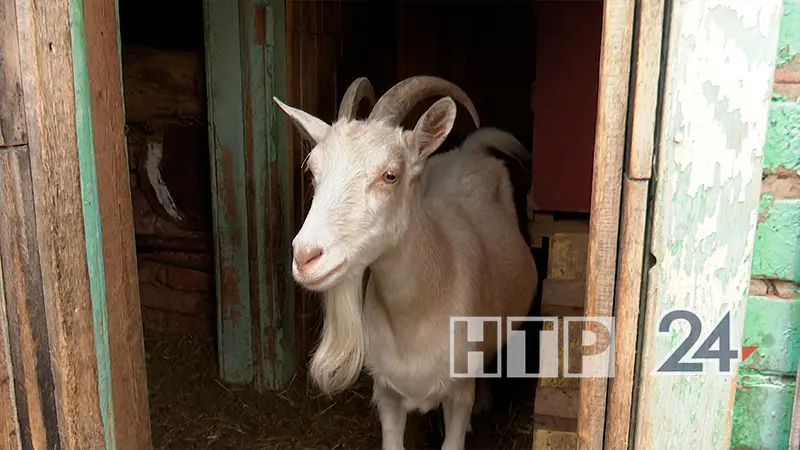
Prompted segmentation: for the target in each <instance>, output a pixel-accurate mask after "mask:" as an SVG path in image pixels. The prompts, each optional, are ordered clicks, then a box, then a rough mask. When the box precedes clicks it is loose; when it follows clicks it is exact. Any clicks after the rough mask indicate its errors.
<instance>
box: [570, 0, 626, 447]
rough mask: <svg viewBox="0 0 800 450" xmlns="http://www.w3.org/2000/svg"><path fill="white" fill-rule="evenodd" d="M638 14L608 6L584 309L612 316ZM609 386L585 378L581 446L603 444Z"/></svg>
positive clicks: (582, 381) (589, 327) (588, 326)
mask: <svg viewBox="0 0 800 450" xmlns="http://www.w3.org/2000/svg"><path fill="white" fill-rule="evenodd" d="M633 16H634V0H622V1H606V2H605V4H604V6H603V38H602V41H601V42H602V45H601V50H600V80H599V85H598V99H597V127H596V131H595V146H594V169H593V178H592V207H591V216H590V220H589V251H588V260H587V266H586V294H585V295H586V300H585V308H584V315H585V316H588V317H598V316H599V317H610V316H612V315H613V313H614V309H613V308H614V295H615V289H616V278H617V277H616V271H617V247H618V234H619V225H620V204H621V201H622V200H621V197H622V180H623V176H622V175H623V163H624V156H625V153H624V151H625V139H626V124H627V114H628V88H629V86H628V85H629V78H630V70H631V67H630V65H631V47H632V45H631V44H632V35H633ZM586 330H587V331H594V327H593V326H592V322H587V323H586ZM596 336H597V345H598V346H605V345H608V344H609V342H608V339H607V338H606V339H604V338H603V336H604V334H602V333H598V334H596ZM606 336H607V335H606ZM607 388H608V379H607V378H605V377H597V378H581V379H580V391H579V412H578V449H579V450H602V448H603V439H604V431H605V423H606V420H605V419H606V414H605V412H606V398H607Z"/></svg>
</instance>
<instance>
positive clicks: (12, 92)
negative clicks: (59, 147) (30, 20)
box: [0, 0, 28, 147]
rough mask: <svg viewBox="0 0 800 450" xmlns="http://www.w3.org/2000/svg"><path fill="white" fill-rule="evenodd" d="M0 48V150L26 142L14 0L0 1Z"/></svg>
mask: <svg viewBox="0 0 800 450" xmlns="http://www.w3.org/2000/svg"><path fill="white" fill-rule="evenodd" d="M0 48H2V49H3V57H2V58H0V92H2V93H3V97H2V98H0V147H13V146H15V145H22V144H25V143H27V142H28V136H27V130H26V126H25V107H24V104H23V100H22V83H21V82H20V71H19V46H18V45H17V12H16V10H15V8H14V0H0Z"/></svg>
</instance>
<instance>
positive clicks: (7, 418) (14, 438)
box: [0, 27, 22, 450]
mask: <svg viewBox="0 0 800 450" xmlns="http://www.w3.org/2000/svg"><path fill="white" fill-rule="evenodd" d="M15 29H16V27H15ZM2 280H3V267H2V264H0V445H1V446H2V448H7V449H9V450H12V449H13V450H22V442H21V441H20V439H19V419H18V417H17V399H16V395H14V371H13V368H12V367H11V347H10V346H9V342H8V338H9V334H8V314H7V312H6V299H5V293H4V290H3V282H2Z"/></svg>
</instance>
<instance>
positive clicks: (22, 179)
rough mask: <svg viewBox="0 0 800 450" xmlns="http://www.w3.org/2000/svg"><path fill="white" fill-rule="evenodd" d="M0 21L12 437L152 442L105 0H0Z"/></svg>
mask: <svg viewBox="0 0 800 450" xmlns="http://www.w3.org/2000/svg"><path fill="white" fill-rule="evenodd" d="M0 28H1V29H2V34H3V40H2V41H1V42H0V45H2V53H3V55H4V64H3V65H2V66H1V67H0V75H1V76H2V78H0V79H2V82H0V91H1V92H0V94H1V95H0V98H1V99H3V100H2V101H0V104H2V107H1V108H0V117H1V118H2V119H0V123H1V124H2V128H0V129H1V130H2V133H0V135H1V136H2V139H0V229H2V230H3V233H2V234H1V235H0V263H1V264H2V281H3V283H2V287H3V297H4V300H5V306H6V310H5V312H6V313H7V317H8V342H9V348H10V352H9V353H10V361H11V367H12V370H11V376H12V378H11V379H12V380H13V385H14V395H15V398H14V401H15V402H16V412H17V417H18V427H19V445H21V448H65V449H84V448H97V449H115V448H125V449H127V448H143V449H147V448H151V447H152V445H151V442H150V433H149V412H148V405H147V387H146V374H145V366H144V351H143V343H142V335H141V318H140V309H139V295H138V284H137V276H136V258H135V246H134V241H133V226H132V225H133V224H132V220H131V216H132V210H131V202H130V193H129V189H130V188H129V184H128V167H127V160H128V159H127V155H126V154H125V137H124V111H123V105H122V90H121V80H122V77H121V70H120V55H119V38H118V32H117V28H118V27H117V16H116V4H115V2H114V1H113V0H85V2H84V1H82V0H59V1H55V2H49V3H48V5H47V8H40V7H36V6H35V5H34V4H33V2H31V1H30V0H2V1H0ZM15 37H16V39H14V38H15ZM95 119H96V120H95ZM109 298H113V302H109V301H107V299H109ZM3 322H4V321H0V323H3ZM109 330H113V331H112V332H111V333H109ZM12 445H13V444H12Z"/></svg>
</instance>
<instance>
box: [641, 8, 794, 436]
mask: <svg viewBox="0 0 800 450" xmlns="http://www.w3.org/2000/svg"><path fill="white" fill-rule="evenodd" d="M671 15H672V17H671V19H670V30H669V31H670V42H669V46H668V56H667V60H668V61H667V63H668V67H670V70H669V71H668V72H669V73H668V74H666V77H667V79H668V83H667V84H666V86H667V87H665V90H664V92H663V96H662V111H663V114H662V117H661V122H660V127H661V128H660V130H659V131H660V132H659V139H660V141H659V142H658V145H657V149H658V153H657V156H658V164H657V169H656V176H655V178H656V179H657V180H658V182H657V183H656V185H655V187H656V191H655V201H654V210H653V225H652V234H651V247H650V251H651V253H652V254H653V255H654V257H655V261H657V263H656V264H655V265H654V266H653V268H652V269H651V270H650V272H649V274H648V302H647V305H646V308H645V310H646V319H645V324H644V333H643V336H642V338H641V339H642V342H643V343H642V356H641V359H642V372H641V373H642V379H641V380H640V390H639V400H638V402H637V409H636V413H635V415H636V417H635V420H636V424H635V427H636V428H635V433H634V440H635V448H642V449H644V448H647V449H653V450H673V449H677V448H692V447H696V448H702V449H704V450H705V449H708V450H712V449H713V450H727V449H729V448H730V432H731V420H732V419H731V414H732V412H731V400H732V397H733V392H732V386H733V385H734V382H735V378H734V375H733V374H722V373H713V371H714V370H715V368H714V367H712V366H714V364H709V365H708V366H706V367H705V369H706V372H705V373H703V374H691V375H684V376H656V375H653V373H654V371H655V370H656V369H657V367H658V365H659V364H660V363H661V362H662V361H664V359H665V358H667V357H668V356H669V355H670V354H672V353H673V352H674V351H675V345H673V344H674V342H673V339H674V337H673V333H664V334H660V333H657V331H656V330H657V329H658V320H659V319H660V317H661V316H662V315H663V314H664V313H665V312H666V311H669V310H672V309H676V308H682V309H690V310H692V311H694V312H695V313H696V314H697V315H698V317H699V318H700V320H701V323H702V325H703V333H708V332H710V330H711V329H712V328H713V327H714V325H715V324H717V323H718V321H719V320H720V319H721V318H722V317H723V316H724V315H725V314H730V320H731V337H730V345H731V346H732V347H735V348H736V347H739V346H740V345H741V335H742V333H741V330H742V326H743V325H744V317H745V310H746V305H747V297H746V292H747V285H748V283H749V280H750V272H751V264H752V261H753V259H752V251H753V245H754V239H755V229H756V225H757V212H758V211H757V207H758V204H759V197H760V181H761V173H762V165H763V159H762V152H763V148H764V142H765V134H766V128H767V111H768V105H769V101H770V96H771V92H772V86H771V85H770V84H769V83H768V82H767V80H769V79H770V78H771V72H772V71H773V70H774V67H775V54H774V53H773V51H772V49H774V48H775V47H776V44H777V41H778V26H777V24H778V21H779V19H780V0H777V1H768V0H762V1H759V2H741V1H738V0H723V1H721V2H715V3H714V4H713V5H712V4H709V3H708V2H704V1H702V0H689V1H682V2H676V3H673V4H672V9H671ZM676 328H677V327H676ZM681 328H685V327H683V326H682V327H681ZM684 335H685V332H684ZM679 340H680V339H679ZM737 366H738V363H737V364H734V370H736V368H737ZM645 374H648V375H645ZM676 411H684V412H686V414H679V413H678V414H676ZM689 413H691V414H689Z"/></svg>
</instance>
